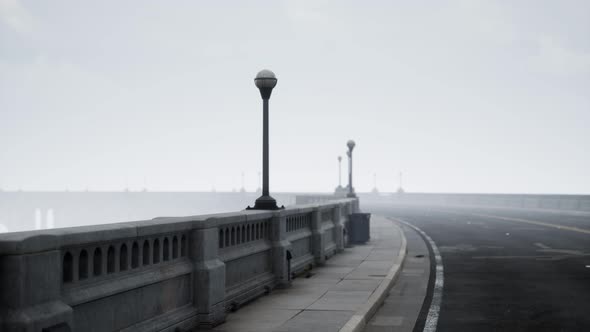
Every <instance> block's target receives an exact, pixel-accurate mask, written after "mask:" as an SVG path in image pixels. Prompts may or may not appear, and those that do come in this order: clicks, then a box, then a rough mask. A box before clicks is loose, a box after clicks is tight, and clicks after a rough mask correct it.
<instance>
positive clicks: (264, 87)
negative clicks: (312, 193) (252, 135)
mask: <svg viewBox="0 0 590 332" xmlns="http://www.w3.org/2000/svg"><path fill="white" fill-rule="evenodd" d="M254 83H255V84H256V87H257V88H258V89H259V90H260V96H261V97H262V179H263V181H262V196H260V197H258V199H257V200H256V202H255V203H254V207H250V206H248V208H247V209H248V210H278V209H280V208H279V207H278V206H277V201H276V200H275V199H274V198H272V197H271V196H270V193H269V189H268V188H269V167H268V164H269V163H268V159H269V158H268V100H269V99H270V95H271V93H272V89H273V88H274V87H275V86H276V85H277V78H276V76H275V74H274V73H273V72H272V71H270V70H268V69H264V70H261V71H260V72H258V74H257V75H256V78H255V79H254Z"/></svg>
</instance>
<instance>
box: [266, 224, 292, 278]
mask: <svg viewBox="0 0 590 332" xmlns="http://www.w3.org/2000/svg"><path fill="white" fill-rule="evenodd" d="M270 227H271V234H270V236H271V242H272V269H273V274H274V275H275V277H276V286H277V287H278V288H285V287H288V286H289V285H290V284H291V276H290V275H289V274H290V267H289V264H290V262H289V259H288V258H289V257H290V254H288V251H289V250H291V242H289V240H288V239H287V217H286V216H284V215H283V214H282V213H277V214H275V215H274V216H273V218H272V219H271V226H270Z"/></svg>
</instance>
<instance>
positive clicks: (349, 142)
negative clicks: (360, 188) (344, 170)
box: [346, 140, 356, 197]
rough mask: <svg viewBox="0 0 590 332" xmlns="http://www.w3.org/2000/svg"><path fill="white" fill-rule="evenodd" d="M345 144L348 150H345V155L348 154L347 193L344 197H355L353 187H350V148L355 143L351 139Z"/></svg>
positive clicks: (352, 147) (351, 148)
mask: <svg viewBox="0 0 590 332" xmlns="http://www.w3.org/2000/svg"><path fill="white" fill-rule="evenodd" d="M346 145H347V146H348V151H346V155H347V156H348V194H347V195H346V197H356V194H355V193H354V188H353V187H352V150H353V149H354V146H355V145H356V144H355V143H354V141H353V140H349V141H348V143H346Z"/></svg>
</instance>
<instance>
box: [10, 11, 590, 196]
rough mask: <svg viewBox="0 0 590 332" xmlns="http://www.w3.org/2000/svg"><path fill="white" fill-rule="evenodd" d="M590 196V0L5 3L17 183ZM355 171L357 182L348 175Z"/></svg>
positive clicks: (55, 187)
mask: <svg viewBox="0 0 590 332" xmlns="http://www.w3.org/2000/svg"><path fill="white" fill-rule="evenodd" d="M263 68H268V69H271V70H273V71H274V72H275V73H276V75H277V78H278V85H277V87H276V88H275V90H274V91H273V95H272V98H271V99H270V170H271V172H270V186H271V192H273V191H275V192H331V191H333V190H334V187H335V186H336V185H337V184H338V162H337V157H338V156H339V155H340V156H343V157H346V155H345V148H346V146H345V144H346V141H347V140H348V139H350V138H352V139H354V140H355V141H356V143H357V146H356V148H355V152H354V158H355V159H354V160H355V163H354V183H355V187H356V189H357V191H359V192H367V191H370V190H371V189H373V186H374V182H373V175H374V174H376V175H377V181H376V183H377V187H378V189H379V190H380V191H381V192H392V191H395V190H396V189H397V187H398V174H399V173H400V172H403V174H404V189H406V191H410V192H479V193H578V194H583V193H589V190H588V188H590V176H588V172H587V170H588V169H589V168H590V157H589V154H588V152H587V151H589V150H590V139H589V138H590V137H589V135H590V134H589V132H588V123H590V94H588V91H590V89H589V88H590V3H589V2H587V1H559V2H556V1H518V2H512V1H436V2H435V1H431V2H407V1H363V2H359V1H249V2H243V1H177V2H174V3H169V2H156V1H126V2H120V1H99V2H86V1H85V2H80V1H19V0H0V133H1V139H0V165H1V166H0V167H1V168H0V188H2V189H3V190H4V191H17V190H23V191H39V190H42V191H65V190H71V191H85V190H90V191H123V190H124V189H125V188H128V189H129V190H131V191H141V190H143V189H147V190H148V191H211V190H213V189H215V190H217V191H232V190H239V189H240V188H241V186H242V183H241V174H242V172H243V173H244V174H245V177H244V187H245V189H246V190H248V191H254V190H255V189H256V188H258V187H259V186H260V184H259V183H258V172H260V171H261V167H262V166H261V159H262V154H261V153H262V144H261V138H262V137H261V136H262V135H261V125H262V112H261V110H262V104H261V99H260V94H259V92H258V91H257V89H256V88H255V86H254V83H253V78H254V76H255V75H256V73H257V72H258V71H259V70H261V69H263ZM345 166H346V163H345V162H343V173H345V171H346V167H345Z"/></svg>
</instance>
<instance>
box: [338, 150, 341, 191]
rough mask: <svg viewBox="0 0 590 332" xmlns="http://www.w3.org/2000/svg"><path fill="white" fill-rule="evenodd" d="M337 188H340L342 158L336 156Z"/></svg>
mask: <svg viewBox="0 0 590 332" xmlns="http://www.w3.org/2000/svg"><path fill="white" fill-rule="evenodd" d="M338 188H342V156H338Z"/></svg>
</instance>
